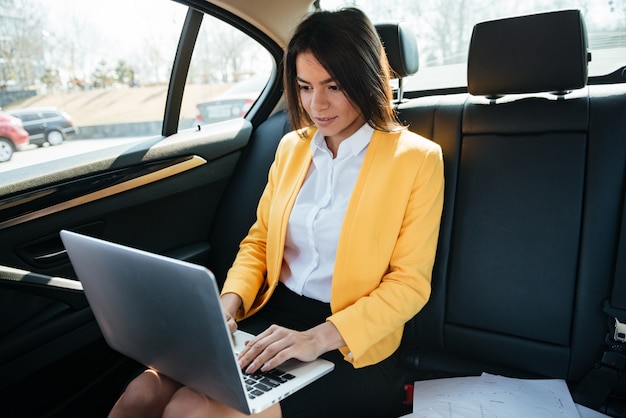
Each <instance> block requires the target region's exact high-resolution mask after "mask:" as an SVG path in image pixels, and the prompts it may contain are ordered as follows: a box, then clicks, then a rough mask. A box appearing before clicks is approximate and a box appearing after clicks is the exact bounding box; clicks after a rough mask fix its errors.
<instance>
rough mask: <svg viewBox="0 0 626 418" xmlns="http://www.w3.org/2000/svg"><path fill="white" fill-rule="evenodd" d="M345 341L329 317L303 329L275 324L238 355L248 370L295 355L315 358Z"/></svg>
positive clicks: (267, 367)
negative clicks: (309, 327) (318, 323)
mask: <svg viewBox="0 0 626 418" xmlns="http://www.w3.org/2000/svg"><path fill="white" fill-rule="evenodd" d="M344 345H345V342H344V341H343V338H342V337H341V334H339V331H337V328H336V327H335V325H334V324H333V323H332V322H329V321H327V322H324V323H323V324H320V325H318V326H316V327H314V328H311V329H309V330H307V331H302V332H300V331H294V330H291V329H288V328H284V327H281V326H278V325H272V326H271V327H269V328H268V329H267V330H265V331H264V332H262V333H261V334H259V335H257V336H256V337H255V338H253V339H252V340H249V341H247V342H246V347H245V348H244V350H243V351H242V352H241V353H240V354H239V357H238V359H239V366H240V367H241V369H242V370H244V371H245V372H246V373H254V372H255V371H257V370H261V371H268V370H271V369H273V368H276V367H278V366H280V365H281V364H282V363H284V362H285V361H287V360H289V359H292V358H295V359H298V360H300V361H313V360H315V359H316V358H318V357H319V356H320V355H322V354H323V353H326V352H328V351H330V350H334V349H337V348H340V347H343V346H344Z"/></svg>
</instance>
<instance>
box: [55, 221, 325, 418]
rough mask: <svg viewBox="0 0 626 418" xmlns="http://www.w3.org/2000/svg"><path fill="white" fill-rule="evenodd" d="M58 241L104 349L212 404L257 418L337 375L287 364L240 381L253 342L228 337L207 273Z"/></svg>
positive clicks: (76, 240) (119, 250)
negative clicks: (241, 357)
mask: <svg viewBox="0 0 626 418" xmlns="http://www.w3.org/2000/svg"><path fill="white" fill-rule="evenodd" d="M61 239H62V240H63V244H64V245H65V248H66V250H67V253H68V255H69V257H70V261H71V262H72V266H73V267H74V270H75V272H76V274H77V276H78V279H79V280H80V281H81V283H82V285H83V290H84V292H85V296H86V297H87V300H88V301H89V304H90V306H91V308H92V310H93V313H94V315H95V317H96V320H97V322H98V325H99V326H100V329H101V330H102V333H103V335H104V337H105V339H106V341H107V343H108V344H109V345H110V346H111V347H112V348H113V349H115V350H117V351H119V352H120V353H122V354H124V355H126V356H128V357H130V358H132V359H134V360H136V361H138V362H140V363H142V364H144V365H146V366H147V367H151V368H153V369H155V370H158V371H159V372H161V373H163V374H164V375H166V376H169V377H170V378H172V379H174V380H176V381H178V382H180V383H183V384H184V385H186V386H189V387H191V388H193V389H195V390H196V391H198V392H201V393H204V394H205V395H207V396H208V397H210V398H212V399H215V400H218V401H220V402H222V403H224V404H227V405H229V406H231V407H233V408H235V409H237V410H239V411H242V412H244V413H247V414H250V413H257V412H260V411H262V410H264V409H266V408H268V407H269V406H270V405H272V404H274V403H276V402H278V401H280V400H281V399H284V398H285V397H286V396H288V395H289V394H291V393H294V392H295V391H297V390H298V389H301V388H302V387H304V386H305V385H307V384H308V383H310V382H312V381H314V380H316V379H318V378H320V377H321V376H323V375H325V374H327V373H329V372H330V371H331V370H332V369H333V368H334V364H333V363H332V362H329V361H326V360H323V359H318V360H315V361H313V362H310V363H306V362H300V361H297V360H289V361H288V362H286V363H283V364H282V365H281V366H280V367H278V368H277V370H275V371H272V372H268V373H265V374H264V375H263V376H250V375H246V374H243V373H242V372H241V370H240V369H239V366H238V364H237V360H236V357H237V355H236V353H238V352H240V351H241V350H242V349H243V346H244V343H245V341H246V340H248V339H250V338H252V335H250V334H246V333H244V332H242V331H237V332H236V333H235V334H234V336H233V335H231V334H230V332H229V330H228V327H227V325H226V321H225V317H224V313H223V311H222V308H221V304H220V299H219V291H218V288H217V284H216V282H215V277H214V276H213V274H212V273H211V272H210V271H209V270H207V269H206V268H204V267H201V266H198V265H195V264H191V263H187V262H184V261H180V260H175V259H172V258H168V257H163V256H160V255H156V254H152V253H148V252H145V251H140V250H136V249H133V248H129V247H125V246H122V245H118V244H113V243H110V242H107V241H102V240H99V239H95V238H90V237H87V236H84V235H80V234H76V233H73V232H69V231H61ZM233 337H234V338H233ZM255 380H260V382H255Z"/></svg>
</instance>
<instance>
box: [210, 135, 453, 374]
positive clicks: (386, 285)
mask: <svg viewBox="0 0 626 418" xmlns="http://www.w3.org/2000/svg"><path fill="white" fill-rule="evenodd" d="M314 132H315V129H308V134H307V136H306V138H302V137H300V136H298V134H297V133H296V132H291V133H288V134H287V135H285V137H284V138H283V139H282V140H281V142H280V144H279V146H278V149H277V151H276V157H275V160H274V162H273V164H272V166H271V168H270V171H269V178H268V182H267V185H266V187H265V190H264V192H263V194H262V196H261V199H260V201H259V205H258V208H257V220H256V222H255V223H254V225H252V227H251V228H250V231H249V232H248V236H247V237H246V238H244V240H243V241H242V242H241V245H240V249H239V252H238V254H237V258H236V260H235V262H234V263H233V266H232V268H231V269H230V270H229V272H228V275H227V278H226V282H225V284H224V287H223V289H222V293H229V292H232V293H236V294H238V295H239V296H240V297H241V299H242V300H243V313H242V315H241V317H247V316H250V315H252V314H254V313H255V312H257V311H258V310H259V309H260V308H261V307H262V306H263V305H264V304H265V302H267V300H268V299H269V297H270V296H271V294H272V292H273V291H274V289H275V288H276V285H277V284H278V280H279V275H280V270H281V265H282V260H283V248H284V244H285V235H286V229H287V222H288V220H289V215H290V213H291V209H292V207H293V205H294V202H295V200H296V196H297V195H298V191H299V190H300V187H301V186H302V183H303V181H304V178H305V175H306V173H307V170H308V168H309V165H310V163H311V150H310V141H311V138H312V137H313V134H314ZM443 187H444V178H443V159H442V153H441V148H440V147H439V145H437V144H435V143H434V142H431V141H429V140H427V139H425V138H422V137H420V136H418V135H416V134H414V133H412V132H410V131H406V130H403V131H399V132H393V133H386V132H381V131H374V135H373V136H372V139H371V142H370V144H369V147H368V149H367V151H366V154H365V158H364V160H363V165H362V167H361V171H360V172H359V176H358V179H357V181H356V185H355V187H354V191H353V193H352V197H351V199H350V202H349V204H348V207H347V209H346V214H345V218H344V223H343V226H342V229H341V232H340V236H339V243H338V247H337V256H336V259H335V267H334V274H333V280H332V293H331V301H330V305H331V311H332V315H331V316H330V317H329V318H328V320H329V321H332V322H333V324H334V325H335V326H336V327H337V329H338V330H339V333H340V334H341V336H342V337H343V339H344V340H345V342H346V347H343V348H341V349H340V351H341V352H342V353H343V355H344V358H345V359H346V360H347V361H349V362H351V363H352V364H353V366H354V367H363V366H367V365H371V364H375V363H378V362H379V361H381V360H383V359H385V358H387V357H388V356H390V355H391V354H392V353H393V352H394V351H395V350H396V349H397V348H398V346H399V344H400V340H401V338H402V332H403V329H404V324H405V323H406V322H407V321H408V320H409V319H411V318H412V317H413V316H415V315H416V314H417V313H418V312H419V311H420V310H421V309H422V308H423V307H424V305H425V304H426V302H427V301H428V298H429V297H430V291H431V286H430V282H431V276H432V269H433V263H434V259H435V251H436V247H437V239H438V235H439V223H440V219H441V211H442V206H443ZM238 319H241V318H238Z"/></svg>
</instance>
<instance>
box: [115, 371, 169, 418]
mask: <svg viewBox="0 0 626 418" xmlns="http://www.w3.org/2000/svg"><path fill="white" fill-rule="evenodd" d="M179 387H180V385H179V384H178V383H176V382H174V381H173V380H171V379H169V378H167V377H165V376H162V375H159V374H158V373H156V372H154V371H152V370H147V371H145V372H144V373H142V374H141V375H139V376H138V377H137V378H135V379H134V380H133V381H131V382H130V383H129V384H128V386H127V387H126V390H125V391H124V393H123V394H122V396H121V397H120V399H119V400H118V402H117V403H116V404H115V407H114V408H113V411H111V415H110V417H117V416H119V417H124V416H161V414H162V412H163V410H164V408H165V406H166V405H167V403H168V402H169V401H170V399H171V397H172V395H173V394H174V393H175V392H176V390H178V388H179Z"/></svg>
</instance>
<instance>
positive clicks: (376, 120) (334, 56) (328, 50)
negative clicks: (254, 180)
mask: <svg viewBox="0 0 626 418" xmlns="http://www.w3.org/2000/svg"><path fill="white" fill-rule="evenodd" d="M303 52H310V53H312V54H313V55H314V56H315V58H316V59H317V60H318V61H319V63H320V64H321V65H322V66H323V67H324V69H325V70H326V71H327V72H328V73H329V74H330V75H331V76H332V77H333V78H334V79H335V80H336V81H337V83H338V84H339V85H340V86H341V88H342V90H343V92H344V93H345V94H346V96H347V97H348V99H349V100H350V101H352V103H353V104H354V105H355V106H356V107H357V108H358V109H359V110H360V111H361V113H362V114H363V117H364V118H365V120H366V121H367V123H368V124H369V125H370V126H372V127H373V128H374V129H378V130H381V131H392V130H397V129H398V128H400V127H401V126H400V123H399V122H398V120H397V118H396V114H395V111H394V109H393V108H392V106H391V101H392V100H393V92H392V89H391V86H390V85H389V81H390V71H391V70H390V68H389V62H388V61H387V56H386V55H385V51H384V48H383V45H382V43H381V41H380V38H379V37H378V32H377V31H376V29H375V28H374V25H372V23H371V21H370V20H369V18H368V17H367V16H366V15H365V13H363V12H362V11H361V10H359V9H357V8H351V7H350V8H344V9H340V10H338V11H320V12H314V13H312V14H310V15H309V16H308V17H307V18H306V19H304V20H303V21H302V22H301V23H300V24H299V25H298V27H297V28H296V31H295V33H294V35H293V37H292V38H291V40H290V41H289V45H288V46H287V51H286V53H285V58H284V68H283V69H284V84H285V94H286V97H287V108H288V114H289V120H290V122H291V125H292V127H293V128H294V129H302V128H304V127H307V126H311V125H313V121H312V120H311V119H310V118H309V115H308V114H307V113H306V111H305V110H304V108H303V107H302V104H301V102H300V90H299V89H298V86H297V82H296V57H297V56H298V54H300V53H303Z"/></svg>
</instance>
